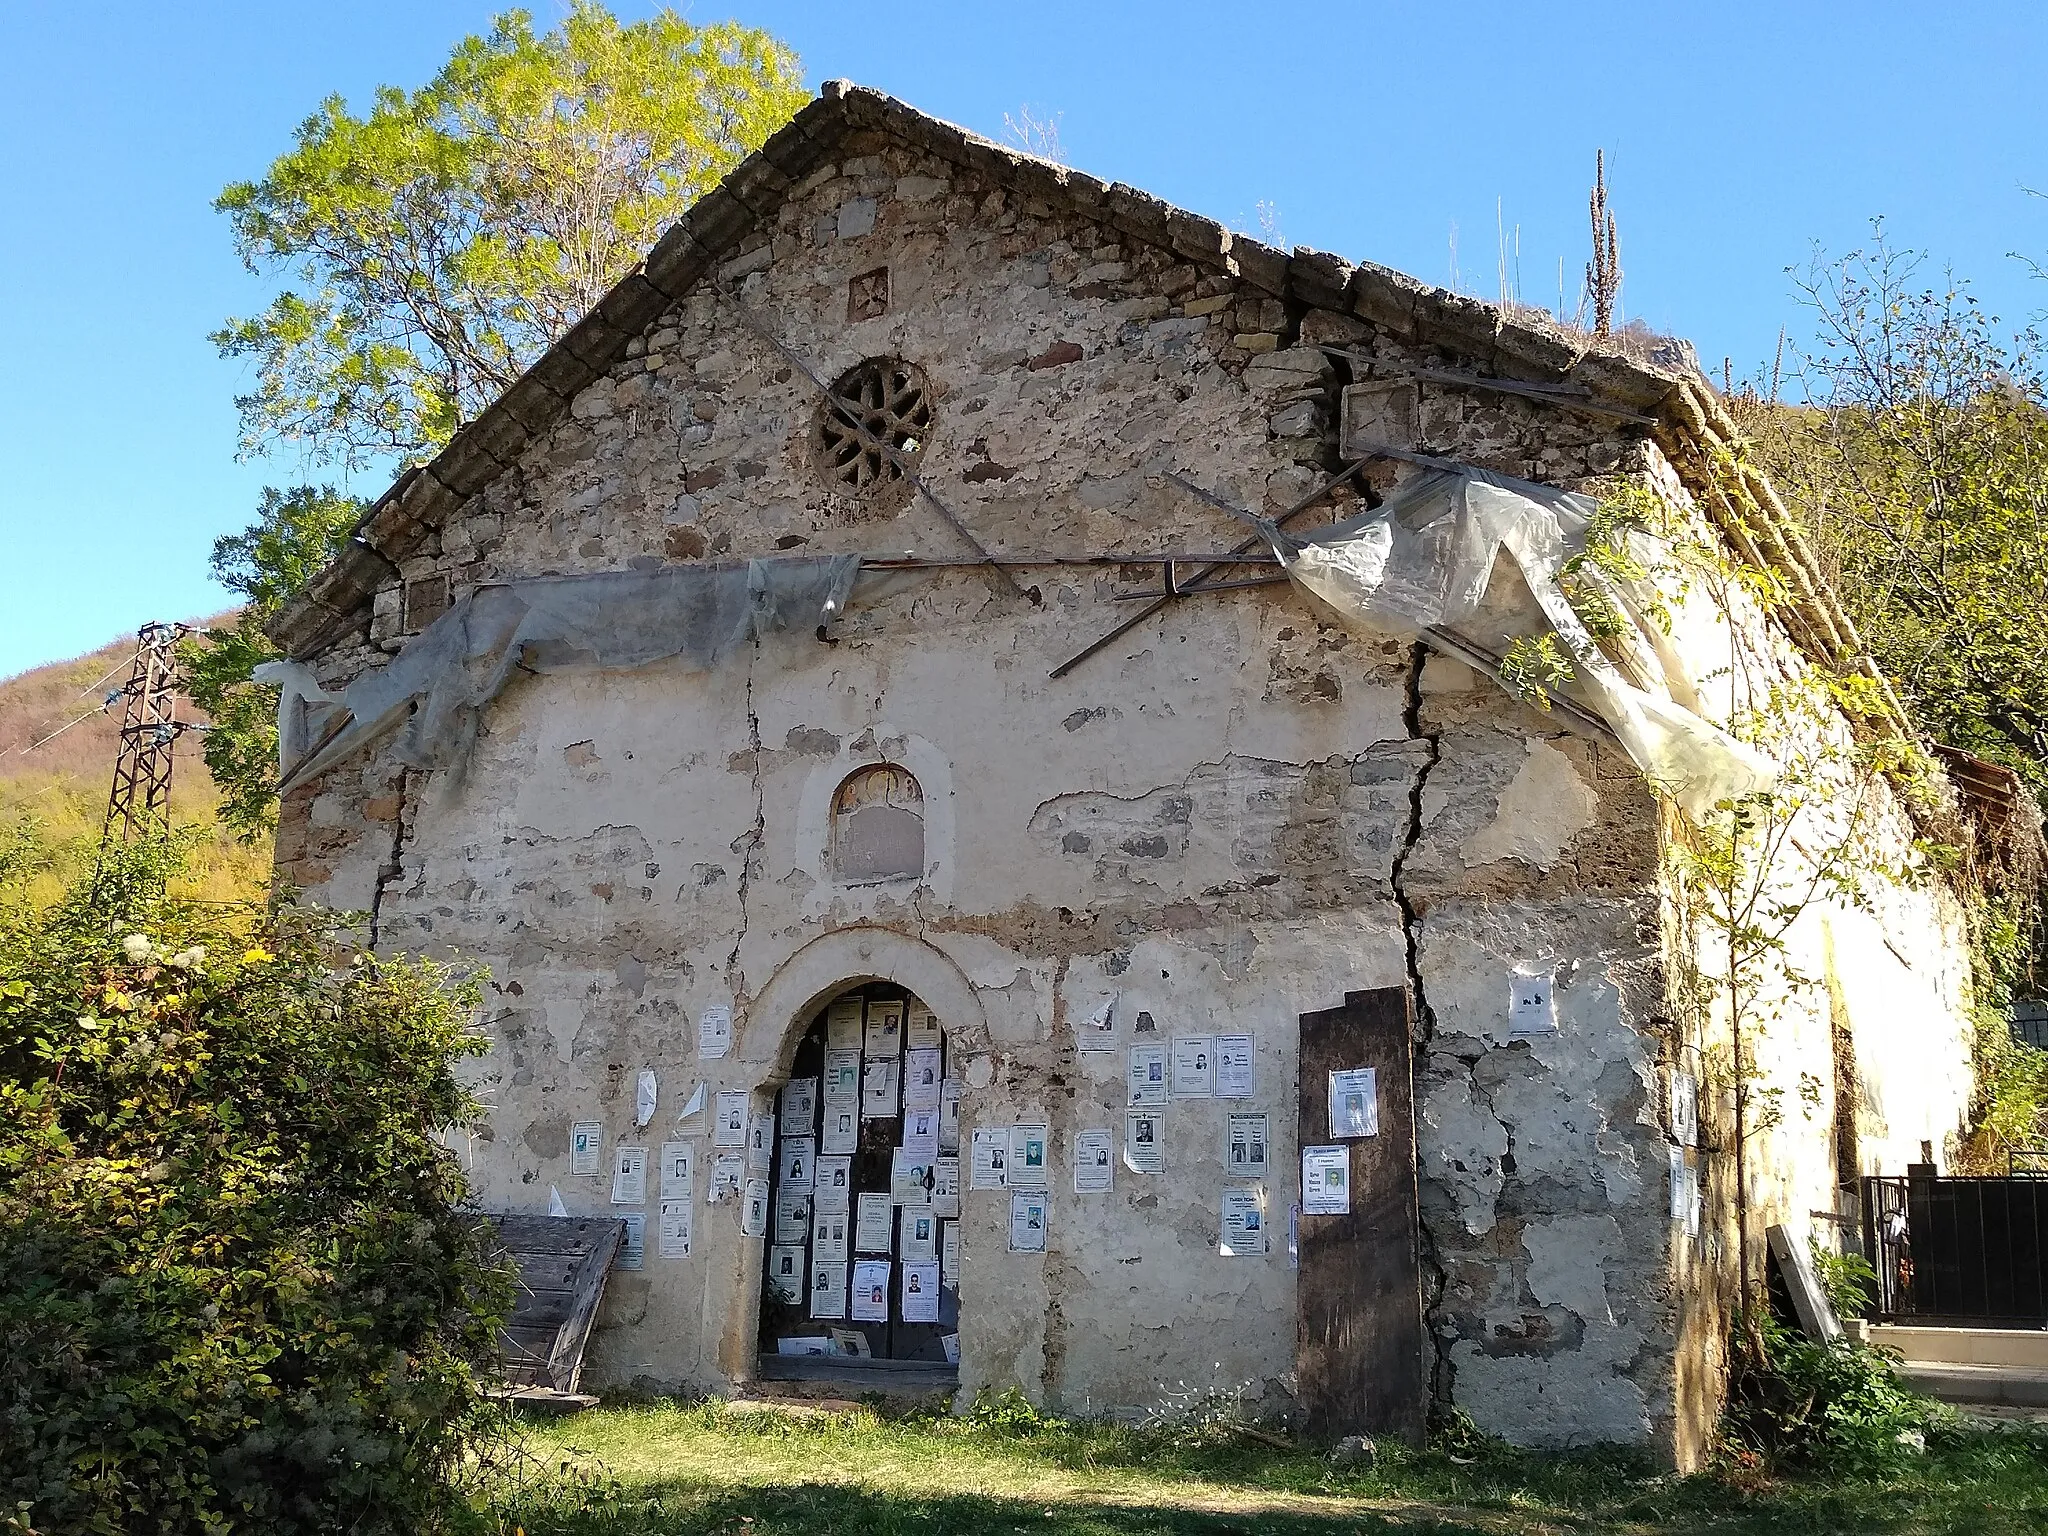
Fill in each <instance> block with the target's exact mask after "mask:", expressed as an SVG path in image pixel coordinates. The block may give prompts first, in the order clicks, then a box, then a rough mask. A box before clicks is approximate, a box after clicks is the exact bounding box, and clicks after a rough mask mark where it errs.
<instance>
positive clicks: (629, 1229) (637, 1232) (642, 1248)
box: [612, 1211, 647, 1269]
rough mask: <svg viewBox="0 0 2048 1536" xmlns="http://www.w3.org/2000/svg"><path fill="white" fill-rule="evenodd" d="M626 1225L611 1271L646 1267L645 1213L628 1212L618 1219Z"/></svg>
mask: <svg viewBox="0 0 2048 1536" xmlns="http://www.w3.org/2000/svg"><path fill="white" fill-rule="evenodd" d="M619 1219H620V1220H621V1221H623V1222H625V1224H626V1235H625V1237H624V1238H623V1239H622V1240H621V1241H620V1243H619V1256H618V1257H617V1258H615V1259H613V1260H612V1268H613V1269H645V1268H646V1267H647V1213H646V1212H645V1211H628V1212H627V1213H626V1214H625V1215H623V1216H621V1217H620V1218H619Z"/></svg>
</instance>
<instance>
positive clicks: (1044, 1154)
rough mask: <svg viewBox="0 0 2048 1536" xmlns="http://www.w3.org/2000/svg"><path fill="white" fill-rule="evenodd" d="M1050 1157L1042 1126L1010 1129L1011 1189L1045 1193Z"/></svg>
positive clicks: (1049, 1175) (1047, 1185)
mask: <svg viewBox="0 0 2048 1536" xmlns="http://www.w3.org/2000/svg"><path fill="white" fill-rule="evenodd" d="M1051 1165H1052V1156H1051V1149H1050V1146H1049V1145H1048V1138H1047V1135H1046V1128H1045V1127H1044V1126H1042V1125H1013V1126H1011V1127H1010V1157H1009V1181H1010V1188H1012V1189H1048V1188H1050V1187H1051V1185H1052V1166H1051Z"/></svg>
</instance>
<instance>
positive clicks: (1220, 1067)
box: [1216, 1035, 1255, 1099]
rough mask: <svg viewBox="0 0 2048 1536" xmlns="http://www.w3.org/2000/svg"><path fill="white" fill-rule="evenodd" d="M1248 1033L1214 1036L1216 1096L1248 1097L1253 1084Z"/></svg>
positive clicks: (1250, 1039)
mask: <svg viewBox="0 0 2048 1536" xmlns="http://www.w3.org/2000/svg"><path fill="white" fill-rule="evenodd" d="M1254 1071H1255V1069H1254V1067H1253V1065H1252V1037H1251V1036H1250V1035H1218V1036H1217V1037H1216V1097H1217V1098H1219V1099H1249V1098H1251V1097H1252V1091H1253V1088H1254V1086H1255V1084H1254V1081H1253V1078H1254Z"/></svg>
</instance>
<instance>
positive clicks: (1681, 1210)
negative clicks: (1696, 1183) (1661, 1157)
mask: <svg viewBox="0 0 2048 1536" xmlns="http://www.w3.org/2000/svg"><path fill="white" fill-rule="evenodd" d="M1664 1154H1665V1156H1666V1157H1668V1158H1669V1159H1670V1160H1671V1175H1670V1181H1671V1219H1672V1220H1673V1221H1683V1220H1685V1217H1686V1212H1687V1211H1688V1210H1689V1209H1690V1208H1691V1205H1692V1200H1691V1192H1690V1190H1689V1189H1688V1188H1687V1186H1686V1182H1685V1150H1684V1148H1682V1147H1666V1148H1665V1149H1664Z"/></svg>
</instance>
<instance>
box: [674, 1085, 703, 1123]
mask: <svg viewBox="0 0 2048 1536" xmlns="http://www.w3.org/2000/svg"><path fill="white" fill-rule="evenodd" d="M710 1086H711V1085H710V1084H709V1083H706V1082H705V1081H704V1080H703V1079H702V1078H699V1079H698V1080H697V1086H696V1087H694V1088H692V1089H691V1090H690V1097H689V1099H688V1100H687V1101H686V1102H685V1103H684V1105H683V1107H682V1108H681V1109H679V1110H677V1111H676V1120H677V1122H678V1123H680V1122H682V1121H684V1120H687V1119H689V1118H690V1117H691V1116H692V1115H701V1114H703V1113H704V1100H705V1097H706V1095H707V1094H708V1093H709V1091H710Z"/></svg>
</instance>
